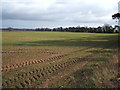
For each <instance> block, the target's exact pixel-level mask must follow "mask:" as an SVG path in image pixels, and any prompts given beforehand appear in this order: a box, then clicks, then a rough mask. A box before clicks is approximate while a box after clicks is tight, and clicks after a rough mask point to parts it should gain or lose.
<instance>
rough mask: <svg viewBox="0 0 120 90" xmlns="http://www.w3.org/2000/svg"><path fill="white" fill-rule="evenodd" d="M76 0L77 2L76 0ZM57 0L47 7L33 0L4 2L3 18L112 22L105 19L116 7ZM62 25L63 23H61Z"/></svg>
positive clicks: (60, 21)
mask: <svg viewBox="0 0 120 90" xmlns="http://www.w3.org/2000/svg"><path fill="white" fill-rule="evenodd" d="M75 1H76V2H75ZM75 1H74V0H56V2H55V3H53V4H51V5H50V6H49V7H47V8H42V7H41V5H40V4H37V5H36V4H32V3H31V2H19V3H11V2H7V3H4V4H3V12H2V18H3V20H4V21H5V20H23V21H31V22H32V21H34V22H35V21H40V22H41V23H42V22H43V23H45V22H47V23H48V22H53V23H54V22H56V23H58V22H59V24H60V23H64V24H65V23H67V22H70V23H73V24H75V23H77V24H80V23H106V22H108V23H112V21H111V20H108V19H106V20H104V19H105V18H104V17H108V16H109V15H112V13H113V11H114V10H115V9H116V8H115V7H113V8H110V10H109V9H107V8H106V9H105V7H102V6H101V5H100V4H95V3H90V4H89V3H86V2H84V1H82V0H81V1H78V2H77V0H75ZM61 25H62V24H61Z"/></svg>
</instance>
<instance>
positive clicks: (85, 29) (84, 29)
mask: <svg viewBox="0 0 120 90" xmlns="http://www.w3.org/2000/svg"><path fill="white" fill-rule="evenodd" d="M119 30H120V27H119V26H117V25H116V26H114V27H112V26H111V25H108V24H105V25H103V26H102V27H101V26H99V27H80V26H77V27H66V28H63V27H58V28H53V29H50V28H36V29H17V28H12V27H9V28H4V29H2V31H53V32H89V33H119Z"/></svg>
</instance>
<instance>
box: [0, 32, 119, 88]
mask: <svg viewBox="0 0 120 90" xmlns="http://www.w3.org/2000/svg"><path fill="white" fill-rule="evenodd" d="M117 50H118V34H103V33H102V34H99V33H72V32H32V31H31V32H25V31H24V32H22V31H21V32H17V31H16V32H14V31H13V32H2V52H1V53H2V74H3V80H2V81H3V82H2V84H3V87H4V88H32V87H33V88H82V87H86V88H87V87H88V88H89V87H96V85H95V83H94V82H93V80H92V79H91V77H92V76H94V73H92V72H93V71H94V69H95V68H96V67H97V66H98V65H99V64H102V63H105V62H106V61H107V60H108V59H109V58H110V57H111V56H112V55H113V53H114V52H116V51H117ZM86 77H88V78H86Z"/></svg>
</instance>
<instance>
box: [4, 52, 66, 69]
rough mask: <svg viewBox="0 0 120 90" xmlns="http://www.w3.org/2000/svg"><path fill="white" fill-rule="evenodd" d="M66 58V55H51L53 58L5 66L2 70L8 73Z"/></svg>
mask: <svg viewBox="0 0 120 90" xmlns="http://www.w3.org/2000/svg"><path fill="white" fill-rule="evenodd" d="M64 56H65V55H59V54H53V55H51V56H49V57H47V58H45V59H40V60H33V61H24V62H21V63H16V64H12V65H4V66H2V70H3V71H8V70H11V69H16V68H20V67H24V66H27V65H31V64H38V63H43V62H45V61H51V60H54V59H60V58H62V57H64Z"/></svg>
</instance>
